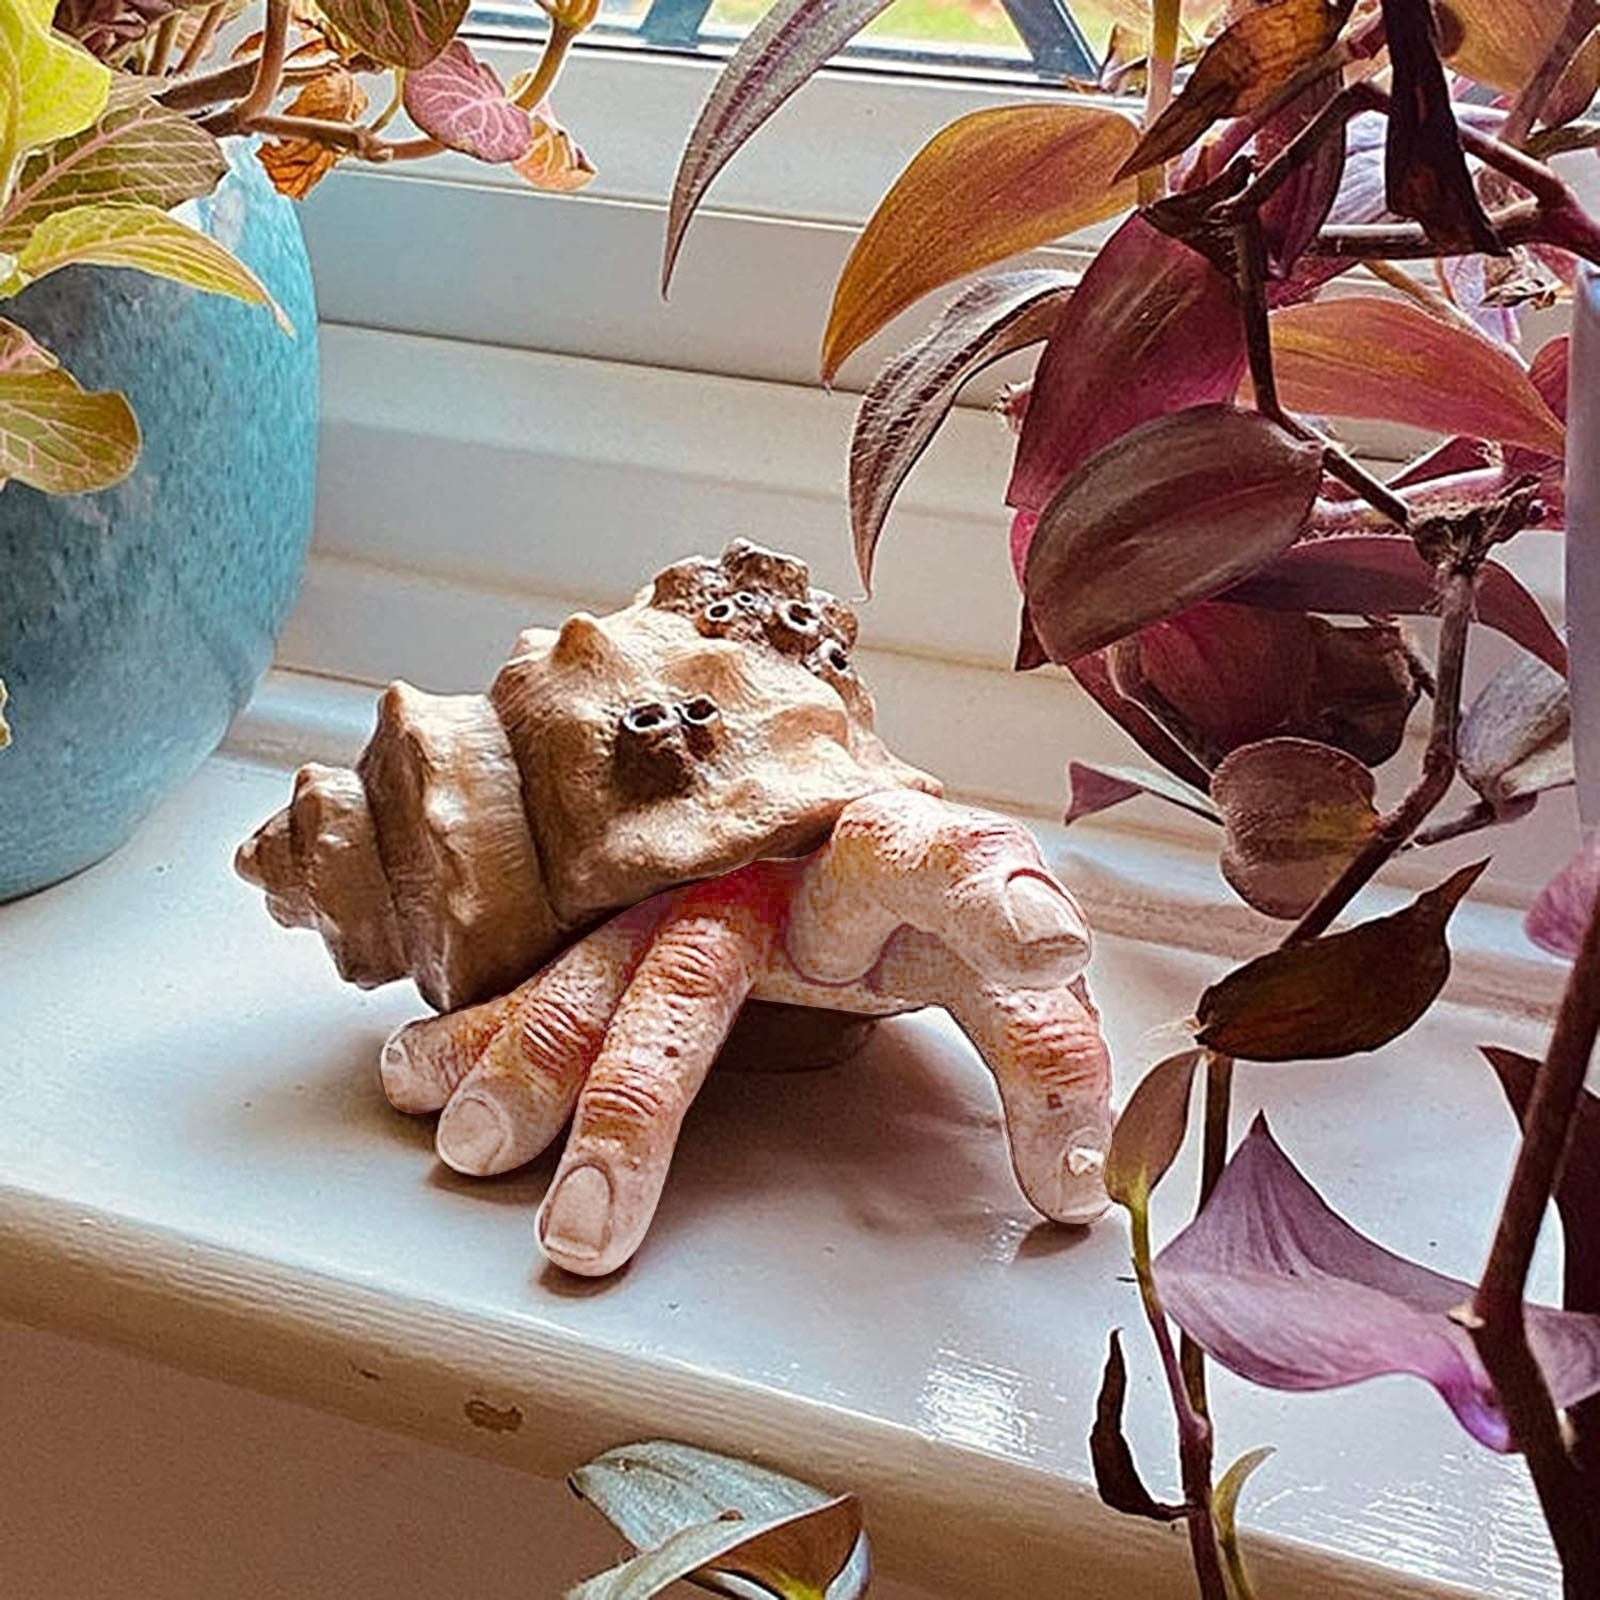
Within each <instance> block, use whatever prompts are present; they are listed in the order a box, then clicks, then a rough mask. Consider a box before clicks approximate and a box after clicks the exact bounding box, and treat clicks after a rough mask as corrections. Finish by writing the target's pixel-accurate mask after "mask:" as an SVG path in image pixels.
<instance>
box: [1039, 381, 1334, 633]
mask: <svg viewBox="0 0 1600 1600" xmlns="http://www.w3.org/2000/svg"><path fill="white" fill-rule="evenodd" d="M1035 405H1037V400H1036V401H1035ZM1321 474H1322V456H1321V449H1320V447H1319V446H1318V445H1316V444H1309V443H1306V442H1305V441H1302V440H1298V439H1295V438H1293V437H1291V436H1290V435H1289V434H1287V433H1285V432H1284V431H1283V429H1281V428H1279V427H1278V426H1277V425H1276V424H1274V423H1272V422H1269V421H1268V420H1267V419H1266V418H1265V417H1262V416H1259V415H1257V414H1256V413H1254V412H1248V411H1235V410H1233V409H1232V408H1231V407H1228V406H1199V407H1195V408H1192V409H1190V410H1187V411H1180V412H1177V413H1175V414H1173V415H1169V416H1164V417H1157V418H1156V419H1155V420H1154V421H1152V422H1147V423H1145V424H1144V425H1143V426H1142V427H1139V428H1136V429H1135V430H1134V431H1133V432H1132V433H1129V434H1126V435H1124V436H1123V437H1122V438H1120V439H1117V440H1116V441H1114V442H1113V443H1112V444H1110V445H1108V446H1106V448H1105V449H1103V450H1102V451H1100V453H1099V454H1098V455H1096V456H1094V457H1092V458H1091V459H1090V460H1089V461H1087V462H1085V464H1084V465H1083V466H1082V467H1080V468H1079V469H1078V470H1077V471H1076V472H1075V473H1074V474H1073V475H1072V477H1071V478H1070V479H1069V480H1068V481H1067V482H1066V483H1065V484H1064V485H1063V486H1062V488H1061V491H1060V493H1059V494H1057V495H1056V497H1055V499H1054V500H1052V501H1051V502H1050V504H1049V506H1048V507H1047V508H1046V510H1045V512H1044V515H1043V516H1042V517H1041V518H1040V519H1039V527H1038V530H1037V532H1036V533H1035V534H1034V538H1033V543H1032V545H1031V547H1030V548H1029V551H1028V564H1027V571H1026V574H1025V576H1024V585H1023V592H1024V593H1025V595H1026V596H1027V601H1028V614H1029V616H1030V617H1031V619H1032V621H1033V625H1034V627H1035V629H1036V630H1037V632H1038V635H1039V639H1040V642H1041V643H1042V644H1043V645H1044V647H1045V649H1046V650H1048V651H1049V653H1050V658H1051V660H1053V661H1071V660H1073V659H1074V658H1076V657H1077V656H1080V655H1083V654H1084V653H1085V652H1087V651H1090V650H1098V649H1099V648H1101V646H1103V645H1106V644H1110V643H1111V642H1113V641H1114V640H1116V639H1119V638H1121V637H1122V636H1123V635H1125V634H1128V633H1131V632H1133V630H1134V629H1136V628H1139V627H1142V626H1143V625H1144V624H1145V623H1147V622H1153V621H1156V620H1157V619H1158V618H1159V617H1162V616H1164V615H1167V614H1169V613H1171V612H1174V611H1178V610H1181V609H1182V608H1183V607H1184V606H1185V605H1187V604H1189V603H1191V602H1193V601H1195V600H1202V599H1204V598H1205V597H1206V596H1208V595H1211V594H1215V593H1216V592H1217V591H1218V590H1220V589H1225V588H1227V587H1228V586H1229V585H1230V584H1232V583H1236V582H1237V581H1238V580H1239V579H1240V578H1242V577H1244V576H1245V575H1246V574H1247V573H1249V572H1251V571H1252V570H1254V569H1255V568H1256V567H1258V566H1260V565H1261V564H1262V563H1263V562H1265V561H1266V560H1268V559H1269V558H1270V557H1271V556H1273V555H1276V554H1278V553H1279V552H1281V551H1283V550H1285V549H1286V548H1287V547H1288V546H1289V545H1290V544H1292V543H1293V542H1294V540H1295V538H1296V537H1297V536H1298V535H1299V532H1300V530H1301V529H1302V528H1303V527H1304V526H1305V523H1306V520H1307V518H1308V517H1309V515H1310V512H1311V505H1312V502H1313V501H1314V500H1315V498H1316V492H1317V484H1318V482H1319V481H1320V479H1321Z"/></svg>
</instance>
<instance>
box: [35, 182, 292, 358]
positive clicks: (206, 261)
mask: <svg viewBox="0 0 1600 1600" xmlns="http://www.w3.org/2000/svg"><path fill="white" fill-rule="evenodd" d="M75 264H76V265H89V266H99V267H136V268H138V269H139V270H140V271H141V272H149V273H153V274H154V275H155V276H157V277H160V278H170V279H172V281H173V282H174V283H182V284H187V285H188V286H189V287H190V288H192V289H204V290H206V291H208V292H209V293H212V294H226V295H232V296H233V297H234V298H235V299H236V300H243V301H246V302H247V303H248V304H251V305H258V306H266V307H268V308H269V309H270V310H271V311H272V314H273V316H274V317H276V318H277V320H278V325H279V326H280V327H281V328H282V329H283V330H284V331H285V332H286V333H292V332H293V331H294V330H293V328H292V326H291V325H290V323H289V319H288V318H287V317H286V316H284V314H283V312H282V311H281V310H280V309H279V308H278V305H277V302H276V301H274V300H273V298H272V296H271V295H269V294H268V293H267V291H266V289H265V288H264V287H263V286H262V283H261V281H260V279H259V278H257V277H256V275H255V274H254V273H253V272H251V270H250V269H249V268H248V267H247V266H245V265H244V264H243V263H242V262H240V261H237V260H235V259H234V257H233V256H231V255H230V254H229V253H228V252H227V251H226V250H224V249H223V247H222V246H221V245H220V244H218V243H217V242H216V241H215V240H214V239H208V238H207V237H206V235H205V234H203V233H200V232H198V231H196V230H195V229H194V228H191V227H188V226H187V225H186V224H184V223H182V222H179V221H178V219H177V218H176V217H169V216H168V215H167V214H166V212H164V211H161V210H158V209H157V208H156V207H155V206H122V205H91V206H73V207H71V208H70V209H69V210H67V211H59V212H57V213H56V214H55V215H54V216H52V217H48V218H46V219H45V221H43V222H41V223H40V224H39V226H38V227H36V228H35V229H34V230H33V233H32V235H31V236H30V237H29V239H28V242H27V244H26V245H25V246H24V247H23V248H22V250H21V251H20V252H19V253H18V255H17V271H16V275H15V277H14V278H13V280H12V281H11V283H10V284H8V285H5V286H4V289H5V290H8V291H9V292H11V293H13V294H14V293H15V292H16V291H17V290H18V289H19V288H21V287H23V285H25V284H28V283H31V282H33V281H34V280H35V279H37V278H42V277H44V275H45V274H46V273H48V272H54V271H56V270H57V269H58V268H60V267H66V266H72V265H75Z"/></svg>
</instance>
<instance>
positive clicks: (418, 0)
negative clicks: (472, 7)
mask: <svg viewBox="0 0 1600 1600" xmlns="http://www.w3.org/2000/svg"><path fill="white" fill-rule="evenodd" d="M467 5H468V0H322V5H321V10H322V13H323V15H324V16H326V17H327V19H328V21H329V22H331V23H332V24H333V25H334V27H335V28H337V29H338V31H339V32H340V33H342V34H345V35H347V36H348V37H349V38H350V39H351V40H352V41H353V42H354V43H355V44H357V45H359V46H360V47H361V50H362V51H363V52H364V53H365V54H367V55H369V56H372V57H373V58H374V59H375V60H377V61H381V62H382V63H383V64H384V66H386V67H405V68H408V69H410V70H415V69H416V68H418V67H425V66H427V64H428V63H429V62H430V61H432V60H433V58H434V57H435V56H437V55H438V54H439V52H440V51H441V50H443V49H444V47H445V46H446V45H447V44H448V43H449V42H450V41H451V40H452V39H453V38H454V37H455V35H456V32H457V30H458V29H459V28H460V27H461V24H462V23H463V22H465V21H466V19H467Z"/></svg>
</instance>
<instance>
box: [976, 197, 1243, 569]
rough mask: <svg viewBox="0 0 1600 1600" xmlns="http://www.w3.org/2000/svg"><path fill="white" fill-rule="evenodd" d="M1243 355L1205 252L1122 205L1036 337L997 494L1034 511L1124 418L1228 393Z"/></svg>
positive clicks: (1133, 420)
mask: <svg viewBox="0 0 1600 1600" xmlns="http://www.w3.org/2000/svg"><path fill="white" fill-rule="evenodd" d="M1244 367H1245V352H1244V334H1243V331H1242V323H1241V321H1240V317H1239V304H1238V299H1237V297H1236V295H1235V293H1234V289H1233V285H1232V284H1231V283H1230V282H1229V281H1228V280H1227V279H1226V278H1224V277H1223V276H1222V274H1221V273H1219V272H1218V271H1217V270H1216V268H1215V267H1213V266H1212V265H1211V264H1210V263H1209V262H1208V261H1207V260H1206V259H1205V257H1204V256H1201V255H1198V254H1196V253H1195V252H1194V251H1193V250H1191V249H1189V247H1188V246H1187V245H1184V244H1181V243H1180V242H1179V241H1178V240H1176V239H1173V238H1170V237H1168V235H1166V234H1164V233H1162V232H1160V231H1159V230H1158V229H1156V228H1153V227H1151V225H1150V224H1149V223H1148V222H1147V221H1146V220H1145V219H1144V218H1143V217H1141V216H1132V217H1129V218H1128V220H1127V221H1126V222H1124V223H1123V224H1122V226H1121V227H1120V228H1118V229H1117V231H1116V233H1115V234H1113V235H1112V237H1111V238H1110V239H1109V240H1108V241H1107V242H1106V244H1105V245H1104V246H1103V247H1102V248H1101V250H1100V253H1099V254H1098V255H1097V256H1096V257H1095V259H1094V261H1093V263H1092V264H1091V265H1090V267H1089V269H1088V271H1087V272H1085V273H1084V276H1083V282H1082V283H1080V284H1079V285H1078V289H1077V292H1076V293H1075V294H1074V295H1073V296H1072V298H1071V299H1070V300H1069V301H1068V302H1067V304H1066V306H1065V308H1064V309H1063V310H1062V313H1061V316H1060V318H1059V319H1058V321H1057V322H1056V326H1055V331H1054V332H1053V333H1052V334H1051V336H1050V342H1049V344H1048V345H1047V346H1046V347H1045V353H1044V356H1043V357H1042V358H1041V360H1040V362H1039V368H1038V371H1037V373H1036V374H1035V376H1034V383H1033V394H1032V397H1031V399H1030V400H1029V402H1028V414H1027V416H1026V418H1025V419H1024V421H1023V426H1022V438H1021V439H1020V440H1019V442H1018V444H1017V456H1016V465H1015V467H1014V468H1013V471H1012V475H1011V483H1010V486H1009V487H1008V488H1007V490H1006V503H1007V504H1008V505H1010V506H1013V507H1016V508H1018V509H1020V510H1024V511H1043V509H1044V508H1045V506H1046V505H1047V504H1048V503H1049V501H1050V499H1051V497H1052V496H1053V495H1054V494H1055V493H1056V491H1057V490H1058V489H1059V488H1060V487H1061V485H1062V484H1063V483H1065V482H1066V480H1067V478H1068V477H1069V476H1070V475H1071V474H1072V472H1073V471H1074V469H1076V468H1077V467H1078V466H1080V465H1081V464H1082V463H1083V462H1085V461H1087V460H1088V459H1089V457H1090V456H1092V455H1094V454H1095V452H1096V451H1098V450H1100V449H1101V448H1103V447H1104V446H1105V445H1108V444H1110V443H1111V442H1112V441H1113V440H1114V439H1117V438H1119V437H1121V436H1122V435H1123V434H1125V433H1127V432H1128V430H1129V429H1130V428H1134V427H1137V426H1138V425H1139V424H1140V423H1141V422H1148V421H1149V420H1150V419H1151V418H1152V417H1159V416H1162V415H1164V414H1165V413H1167V412H1172V411H1179V410H1182V409H1183V408H1184V407H1187V406H1199V405H1208V404H1212V403H1214V402H1217V401H1222V400H1228V399H1231V398H1232V397H1233V395H1234V393H1235V391H1236V390H1237V389H1238V386H1239V377H1240V374H1241V373H1242V372H1243V371H1244ZM1015 553H1016V552H1015V551H1014V554H1015ZM1017 565H1018V573H1019V576H1020V573H1021V570H1022V563H1021V562H1020V561H1018V564H1017Z"/></svg>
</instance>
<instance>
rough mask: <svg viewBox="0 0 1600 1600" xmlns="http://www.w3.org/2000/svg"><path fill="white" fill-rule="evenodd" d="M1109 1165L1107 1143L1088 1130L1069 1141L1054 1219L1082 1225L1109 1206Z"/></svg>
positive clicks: (1099, 1214) (1062, 1164)
mask: <svg viewBox="0 0 1600 1600" xmlns="http://www.w3.org/2000/svg"><path fill="white" fill-rule="evenodd" d="M1105 1165H1106V1152H1105V1148H1104V1146H1103V1145H1102V1144H1101V1143H1099V1142H1097V1141H1096V1140H1095V1138H1094V1135H1093V1134H1092V1133H1090V1132H1088V1131H1087V1130H1084V1131H1082V1132H1079V1133H1076V1134H1074V1135H1073V1136H1072V1138H1071V1139H1070V1140H1068V1142H1067V1150H1066V1154H1065V1155H1064V1156H1062V1158H1061V1178H1060V1189H1059V1198H1058V1200H1057V1205H1056V1213H1055V1220H1056V1221H1057V1222H1065V1223H1069V1224H1074V1225H1077V1226H1082V1225H1083V1224H1085V1223H1089V1222H1093V1221H1094V1220H1095V1218H1096V1217H1098V1216H1101V1215H1102V1214H1103V1213H1104V1212H1105V1211H1106V1210H1107V1209H1108V1207H1109V1206H1110V1203H1111V1202H1110V1197H1109V1196H1108V1195H1107V1194H1106V1190H1105V1181H1104V1178H1103V1174H1104V1172H1105Z"/></svg>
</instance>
